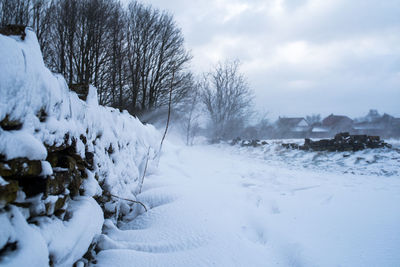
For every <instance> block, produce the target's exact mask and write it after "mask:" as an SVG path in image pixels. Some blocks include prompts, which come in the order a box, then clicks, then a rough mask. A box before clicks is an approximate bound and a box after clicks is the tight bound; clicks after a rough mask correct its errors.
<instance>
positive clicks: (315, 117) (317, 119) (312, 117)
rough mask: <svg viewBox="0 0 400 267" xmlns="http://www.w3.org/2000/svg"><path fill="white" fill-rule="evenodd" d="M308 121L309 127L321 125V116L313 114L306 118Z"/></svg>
mask: <svg viewBox="0 0 400 267" xmlns="http://www.w3.org/2000/svg"><path fill="white" fill-rule="evenodd" d="M306 121H307V123H308V124H309V125H313V124H317V123H320V122H321V115H320V114H312V115H310V116H306Z"/></svg>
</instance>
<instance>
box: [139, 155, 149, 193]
mask: <svg viewBox="0 0 400 267" xmlns="http://www.w3.org/2000/svg"><path fill="white" fill-rule="evenodd" d="M149 154H150V147H149V149H148V150H147V156H146V164H145V165H144V171H143V175H142V180H141V181H140V184H139V194H140V193H142V186H143V183H144V177H145V176H146V171H147V164H148V163H149Z"/></svg>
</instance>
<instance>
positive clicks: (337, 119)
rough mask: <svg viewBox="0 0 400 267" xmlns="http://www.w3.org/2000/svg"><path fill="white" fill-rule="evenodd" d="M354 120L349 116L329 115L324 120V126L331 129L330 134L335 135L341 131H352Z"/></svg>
mask: <svg viewBox="0 0 400 267" xmlns="http://www.w3.org/2000/svg"><path fill="white" fill-rule="evenodd" d="M352 126H353V120H352V119H350V118H349V117H347V116H342V115H333V114H331V115H329V116H328V117H326V118H325V119H323V120H322V127H323V128H324V129H327V130H329V133H330V135H335V134H337V133H340V132H351V131H352Z"/></svg>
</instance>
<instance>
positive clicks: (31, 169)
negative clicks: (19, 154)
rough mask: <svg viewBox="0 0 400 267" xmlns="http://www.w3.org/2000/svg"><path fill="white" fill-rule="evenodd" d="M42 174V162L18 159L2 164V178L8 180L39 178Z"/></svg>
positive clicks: (0, 174) (0, 167) (0, 163)
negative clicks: (14, 178)
mask: <svg viewBox="0 0 400 267" xmlns="http://www.w3.org/2000/svg"><path fill="white" fill-rule="evenodd" d="M41 172H42V163H41V161H40V160H28V159H26V158H17V159H12V160H9V161H6V162H0V176H2V177H3V178H6V179H9V178H11V179H12V178H13V177H33V176H39V175H40V174H41Z"/></svg>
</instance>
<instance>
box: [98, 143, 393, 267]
mask: <svg viewBox="0 0 400 267" xmlns="http://www.w3.org/2000/svg"><path fill="white" fill-rule="evenodd" d="M235 150H236V153H234V151H235ZM289 160H290V159H289ZM399 178H400V177H399V176H398V175H392V176H388V177H382V176H376V175H371V174H369V175H368V174H365V175H353V174H343V173H338V172H330V171H327V170H323V169H308V168H304V167H301V166H297V168H296V169H294V168H292V169H290V168H287V167H285V166H283V165H282V166H278V165H275V166H273V165H271V164H270V163H269V162H268V161H266V160H264V159H262V158H258V157H255V154H253V153H251V152H250V151H245V150H241V149H240V148H238V147H228V146H225V145H216V146H195V147H183V146H173V145H171V144H167V145H166V146H165V151H164V153H163V157H162V158H161V160H160V165H159V169H158V171H157V172H156V173H154V174H152V175H150V176H149V177H147V178H146V181H145V184H144V187H143V192H142V193H141V194H140V195H138V199H139V200H140V201H142V202H144V203H145V204H146V205H147V206H148V207H150V210H149V212H147V213H141V214H140V215H139V216H137V217H134V216H133V217H132V220H129V219H128V220H126V221H125V222H121V223H119V224H118V225H117V226H116V225H114V224H113V223H112V222H111V221H108V222H106V223H105V226H104V232H103V235H102V236H101V237H100V238H99V243H98V244H99V248H101V249H102V250H101V251H100V253H99V254H98V255H97V258H96V261H97V264H94V266H111V265H112V266H130V265H132V264H133V263H134V264H135V266H399V264H400V255H399V253H398V251H399V249H400V228H399V227H398V226H399V225H400V207H399V206H398V205H393V203H400V202H399V201H400V179H399Z"/></svg>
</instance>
